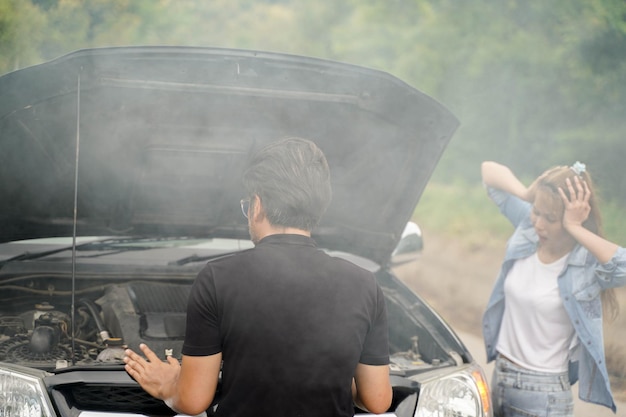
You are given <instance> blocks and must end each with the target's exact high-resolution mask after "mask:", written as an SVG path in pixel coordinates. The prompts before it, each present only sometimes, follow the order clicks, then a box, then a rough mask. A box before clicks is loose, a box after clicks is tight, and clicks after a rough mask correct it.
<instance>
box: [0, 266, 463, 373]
mask: <svg viewBox="0 0 626 417" xmlns="http://www.w3.org/2000/svg"><path fill="white" fill-rule="evenodd" d="M4 282H5V283H4V284H0V362H7V363H13V364H18V365H22V366H26V367H31V368H37V369H41V370H45V371H54V370H57V369H62V368H67V367H69V366H75V365H79V366H98V365H112V364H120V363H121V362H122V359H123V357H124V349H125V347H131V348H133V349H136V348H137V347H138V346H139V345H140V344H141V343H145V344H147V345H149V346H150V348H151V349H152V350H153V351H154V352H155V353H157V355H158V356H160V357H162V358H164V357H165V356H167V355H172V356H174V357H176V358H180V357H181V349H182V344H183V340H184V336H185V328H186V322H185V318H186V305H187V298H188V296H189V293H190V291H191V282H192V279H191V278H189V277H187V278H185V279H183V280H180V279H179V280H171V279H168V281H167V282H163V281H160V280H154V281H150V280H148V279H147V277H146V276H145V275H144V276H142V277H141V278H140V279H132V280H124V281H121V280H115V281H114V282H111V280H107V279H105V278H102V279H100V278H97V279H89V280H86V279H81V280H80V286H79V287H78V288H76V289H75V290H74V291H72V290H71V287H70V285H69V284H68V280H67V279H66V278H56V277H55V278H51V277H38V278H37V279H34V280H33V279H32V276H31V277H13V278H11V279H9V280H8V283H7V281H4ZM383 292H384V293H385V294H386V301H387V308H388V315H389V320H388V321H389V336H390V338H389V339H390V340H389V342H390V354H391V358H390V359H391V371H392V372H394V373H396V374H401V375H404V374H411V373H419V372H421V371H423V370H426V369H430V368H432V367H439V366H446V365H448V364H454V363H455V362H458V360H456V358H452V357H451V356H450V354H449V353H447V352H446V350H444V349H442V347H441V345H440V343H439V342H437V340H436V339H435V336H434V333H433V332H432V329H430V328H429V327H428V326H425V325H424V324H423V323H420V322H418V320H417V319H416V315H415V314H409V313H408V312H409V310H407V309H406V307H405V306H404V301H403V299H402V298H401V297H400V298H398V294H397V292H396V291H394V290H389V289H385V287H383ZM72 293H73V294H74V295H73V296H72ZM418 310H419V309H418V308H414V309H413V313H416V312H417V311H418ZM72 311H73V312H74V313H73V314H74V317H72Z"/></svg>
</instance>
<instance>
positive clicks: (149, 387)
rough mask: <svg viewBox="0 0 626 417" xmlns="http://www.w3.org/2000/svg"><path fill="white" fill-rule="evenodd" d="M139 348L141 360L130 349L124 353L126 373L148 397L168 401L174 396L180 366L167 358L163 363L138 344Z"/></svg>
mask: <svg viewBox="0 0 626 417" xmlns="http://www.w3.org/2000/svg"><path fill="white" fill-rule="evenodd" d="M139 348H140V349H141V351H142V352H143V354H144V355H145V357H146V359H147V360H146V359H144V358H142V357H141V356H140V355H138V354H137V353H135V352H133V351H132V350H131V349H126V351H125V352H124V353H125V354H126V356H125V357H124V363H125V364H126V365H125V369H126V372H128V374H129V375H130V376H131V377H133V378H134V379H135V381H137V382H138V383H139V385H141V387H142V388H143V389H144V390H145V391H146V392H147V393H148V394H150V395H152V396H153V397H155V398H159V399H162V400H168V399H171V398H173V397H174V396H175V394H176V382H177V381H178V376H179V375H180V364H179V363H178V360H177V359H176V358H173V357H171V356H168V357H167V362H163V361H162V360H161V359H159V358H158V357H157V355H156V354H155V353H154V352H153V351H152V350H150V348H149V347H148V346H146V345H145V344H143V343H142V344H140V345H139Z"/></svg>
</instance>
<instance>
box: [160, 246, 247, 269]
mask: <svg viewBox="0 0 626 417" xmlns="http://www.w3.org/2000/svg"><path fill="white" fill-rule="evenodd" d="M239 252H241V250H235V251H232V252H224V253H220V254H218V255H205V256H198V255H197V254H195V253H194V254H193V255H189V256H186V257H184V258H181V259H177V260H175V261H170V262H168V263H167V264H168V265H171V266H183V265H187V264H190V263H194V262H208V261H215V260H217V259H221V258H226V257H229V256H233V255H235V254H236V253H239Z"/></svg>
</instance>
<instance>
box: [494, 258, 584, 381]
mask: <svg viewBox="0 0 626 417" xmlns="http://www.w3.org/2000/svg"><path fill="white" fill-rule="evenodd" d="M566 260H567V255H565V256H564V257H562V258H561V259H559V260H557V261H555V262H552V263H550V264H544V263H542V262H541V261H540V260H539V257H538V256H537V254H536V253H535V254H533V255H531V256H529V257H528V258H524V259H520V260H518V261H516V262H515V265H513V267H512V268H511V270H510V271H509V274H508V276H507V279H506V281H505V283H504V295H505V308H504V317H503V319H502V327H501V328H500V336H499V338H498V345H497V350H498V352H500V353H501V354H503V355H504V356H506V357H508V358H509V359H511V360H512V361H514V362H516V363H517V364H519V365H522V366H523V367H525V368H528V369H530V370H534V371H539V372H554V373H557V372H565V371H567V362H568V352H569V348H570V346H571V344H572V341H573V339H574V335H575V333H574V327H573V326H572V323H571V321H570V319H569V316H568V315H567V312H566V311H565V308H564V307H563V302H562V301H561V298H560V297H559V288H558V285H557V279H558V275H559V273H560V272H561V271H562V270H563V268H564V267H565V262H566Z"/></svg>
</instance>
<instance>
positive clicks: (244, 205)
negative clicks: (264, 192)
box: [239, 198, 250, 219]
mask: <svg viewBox="0 0 626 417" xmlns="http://www.w3.org/2000/svg"><path fill="white" fill-rule="evenodd" d="M239 204H241V212H242V213H243V216H244V217H245V218H246V219H247V218H248V210H250V199H249V198H242V199H241V201H239Z"/></svg>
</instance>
